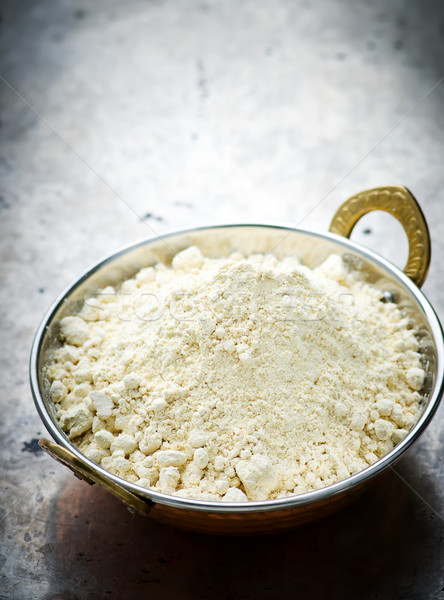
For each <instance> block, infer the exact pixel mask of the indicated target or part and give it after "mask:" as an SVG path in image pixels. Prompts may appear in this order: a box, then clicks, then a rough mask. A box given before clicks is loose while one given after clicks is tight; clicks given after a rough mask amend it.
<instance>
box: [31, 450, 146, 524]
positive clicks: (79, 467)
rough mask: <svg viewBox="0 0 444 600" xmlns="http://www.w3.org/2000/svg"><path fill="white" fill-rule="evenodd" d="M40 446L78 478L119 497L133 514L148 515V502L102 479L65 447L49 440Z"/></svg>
mask: <svg viewBox="0 0 444 600" xmlns="http://www.w3.org/2000/svg"><path fill="white" fill-rule="evenodd" d="M39 446H40V447H41V448H42V449H43V450H45V452H47V453H48V454H49V455H50V456H51V457H52V458H55V460H57V461H58V462H60V463H62V465H65V466H66V467H68V468H69V469H71V471H72V472H73V473H74V475H76V477H79V478H80V479H84V480H85V481H87V482H88V483H89V484H90V485H92V484H93V483H98V484H99V485H101V486H103V487H104V488H106V489H107V490H108V491H109V492H111V493H112V494H114V496H117V498H119V500H122V502H124V503H125V504H126V505H127V507H128V508H129V509H130V510H131V511H132V512H136V513H139V514H141V515H144V516H147V515H148V513H149V511H150V508H151V507H150V505H149V503H148V502H145V501H144V500H142V499H141V498H139V497H138V496H136V495H135V494H133V493H132V492H129V491H128V490H126V489H125V488H123V487H121V486H120V485H117V484H116V483H114V482H113V481H111V480H109V479H106V478H105V477H102V475H101V474H100V473H97V472H96V471H94V470H93V469H91V468H90V467H89V465H87V464H86V463H84V462H83V461H82V460H80V459H79V458H77V456H75V455H74V454H73V453H72V452H70V451H69V450H67V449H66V448H63V446H59V444H56V443H54V442H51V441H50V440H47V439H41V440H40V441H39Z"/></svg>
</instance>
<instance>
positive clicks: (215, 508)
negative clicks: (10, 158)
mask: <svg viewBox="0 0 444 600" xmlns="http://www.w3.org/2000/svg"><path fill="white" fill-rule="evenodd" d="M371 210H385V211H387V212H390V213H391V214H393V215H394V216H395V217H396V218H397V219H398V220H399V221H400V222H401V224H402V225H403V226H404V229H405V231H406V233H407V237H408V239H409V259H408V262H407V266H406V268H405V271H404V273H403V272H402V271H400V270H399V269H398V268H397V267H395V266H394V265H392V264H391V263H389V262H388V261H386V260H385V259H384V258H382V257H381V256H379V255H378V254H376V253H375V252H372V251H371V250H368V249H366V248H365V247H363V246H361V245H359V244H357V243H355V242H352V241H350V240H349V239H347V238H348V236H349V235H350V233H351V230H352V229H353V226H354V225H355V223H356V222H357V221H358V219H359V218H360V217H361V216H363V215H364V214H366V213H367V212H369V211H371ZM343 236H346V237H343ZM190 245H195V246H197V247H198V248H200V250H201V251H202V253H203V254H204V255H205V256H208V257H215V256H223V255H227V254H228V253H229V252H232V251H234V250H241V251H243V252H246V253H249V252H263V253H267V252H273V253H274V254H275V255H276V256H277V257H278V258H283V257H284V256H286V255H288V254H290V253H291V254H298V255H299V256H300V257H301V259H302V261H303V263H304V264H306V265H308V266H309V267H311V268H313V267H315V266H317V265H318V264H320V263H321V262H322V261H324V260H325V259H326V258H327V257H328V256H329V255H330V254H332V253H337V254H340V255H342V257H343V260H344V261H345V262H346V263H347V264H348V265H349V266H350V268H353V269H359V270H360V271H361V272H362V274H363V275H364V276H365V278H366V280H367V281H368V282H369V283H371V284H372V285H373V286H375V287H377V288H378V289H380V290H381V297H383V298H385V299H387V298H389V299H390V301H394V302H396V303H397V305H398V306H399V307H400V308H401V309H402V310H403V311H405V313H406V314H408V315H409V317H410V319H411V320H412V322H413V323H414V325H415V326H416V327H417V330H418V339H419V343H420V352H421V354H422V361H423V365H424V368H425V370H426V373H427V375H426V379H425V383H424V388H423V390H422V395H423V396H424V398H425V401H424V408H423V410H422V413H421V415H420V417H419V419H418V421H417V423H416V425H415V426H414V427H413V428H412V429H411V430H410V432H409V433H408V435H407V436H406V437H405V438H404V439H403V440H402V441H401V442H400V443H399V444H397V445H396V446H395V448H394V449H393V450H392V451H391V452H389V453H388V454H387V455H385V456H384V457H383V458H381V459H380V460H378V461H377V462H376V463H374V464H373V465H371V466H369V467H367V468H366V469H364V470H363V471H360V472H359V473H357V474H355V475H353V476H351V477H348V478H347V479H345V480H343V481H340V482H338V483H335V484H333V485H330V486H328V487H325V488H322V489H319V490H316V491H312V492H307V493H304V494H300V495H297V496H291V497H288V498H283V499H278V500H267V501H262V502H245V503H224V502H207V501H202V500H191V499H186V498H180V497H177V496H172V495H168V494H164V493H160V492H156V491H152V490H149V489H146V488H143V487H140V486H138V485H136V484H134V483H130V482H128V481H126V480H124V479H121V478H120V477H117V476H116V475H113V474H111V473H109V472H108V471H106V470H104V469H103V468H102V467H100V466H98V465H96V464H95V463H93V462H92V461H91V460H89V459H87V458H86V457H85V456H84V455H83V454H82V453H81V452H79V450H78V449H77V448H76V447H75V446H74V445H73V444H72V442H71V441H70V440H69V439H68V437H67V436H66V435H65V433H64V432H63V431H62V429H61V427H60V425H59V424H58V421H57V418H56V413H55V409H54V405H53V402H52V399H51V397H50V394H49V385H48V381H46V379H45V376H44V369H43V367H44V365H45V363H46V362H47V360H48V353H49V352H50V351H51V349H53V348H54V347H56V346H57V344H59V343H60V342H58V322H59V320H60V319H61V318H62V317H64V316H66V315H69V314H74V313H75V312H76V311H77V310H78V309H79V308H80V307H81V305H82V304H83V302H84V300H85V299H86V298H88V297H90V296H91V294H92V293H94V292H96V291H97V290H98V289H101V288H103V287H106V286H107V285H113V286H115V285H118V284H119V283H120V282H122V281H123V280H124V279H127V278H129V277H132V276H133V275H134V274H135V273H136V272H137V271H138V270H139V269H141V268H142V267H146V266H149V265H153V264H155V263H157V262H159V261H160V262H163V263H165V264H169V263H170V262H171V259H172V258H173V256H174V255H175V254H176V253H177V252H180V251H181V250H183V249H185V248H186V247H188V246H190ZM429 261H430V242H429V236H428V229H427V224H426V222H425V219H424V216H423V214H422V212H421V209H420V208H419V206H418V204H417V202H416V200H415V199H414V198H413V196H412V195H411V194H410V192H408V190H406V188H403V187H394V186H391V187H384V188H376V189H374V190H368V191H366V192H362V193H360V194H357V195H356V196H354V197H352V198H350V199H349V200H348V201H346V202H345V203H344V204H343V205H342V206H341V208H340V209H339V210H338V212H337V213H336V215H335V217H334V218H333V221H332V224H331V227H330V233H321V232H315V231H306V230H304V229H293V228H291V227H285V226H277V225H254V224H248V225H227V226H215V227H203V228H199V229H190V230H186V231H180V232H177V233H171V234H168V235H165V236H162V237H160V238H156V239H150V240H146V241H143V242H141V243H138V244H135V245H132V246H130V247H127V248H124V249H123V250H120V251H118V252H116V253H114V254H112V255H111V256H109V257H107V258H105V259H104V260H102V261H101V262H99V263H98V264H96V265H95V266H93V267H92V268H91V269H89V270H88V271H87V272H86V273H84V274H83V275H82V276H81V277H79V278H78V279H77V280H76V281H74V282H73V283H72V284H71V285H70V286H69V287H68V288H67V289H66V290H65V291H64V292H63V293H62V294H61V295H60V296H59V298H58V299H57V300H56V301H55V302H54V304H53V305H52V306H51V308H50V309H49V311H48V312H47V314H46V315H45V317H44V318H43V321H42V323H41V325H40V327H39V328H38V331H37V334H36V336H35V340H34V343H33V346H32V351H31V359H30V379H31V387H32V393H33V396H34V401H35V404H36V407H37V410H38V412H39V414H40V417H41V418H42V420H43V422H44V424H45V425H46V427H47V429H48V431H49V433H50V434H51V436H52V437H53V439H54V440H55V442H52V441H49V440H46V439H43V440H41V441H40V445H41V446H42V448H44V449H45V450H46V451H47V452H48V453H49V454H50V455H51V456H53V457H54V458H55V459H57V460H58V461H59V462H61V463H63V464H65V465H66V466H68V467H69V468H70V469H71V470H72V471H74V473H75V474H76V475H77V476H78V477H81V478H82V479H85V480H86V481H87V482H89V483H91V484H93V483H98V484H100V485H102V486H104V487H105V488H107V489H108V490H109V491H110V492H112V493H113V494H115V495H116V496H118V497H119V498H120V499H121V500H123V501H124V502H125V503H126V504H127V505H128V508H129V509H130V510H132V511H134V512H137V513H140V514H143V515H149V516H150V517H152V518H153V519H157V520H159V521H162V522H164V523H169V524H171V525H175V526H178V527H181V528H185V529H190V530H194V531H205V532H212V533H224V534H246V533H266V532H276V531H281V530H286V529H290V528H293V527H295V526H298V525H301V524H304V523H307V522H309V521H312V520H316V519H318V518H320V517H322V516H325V515H327V514H329V513H331V512H333V511H334V510H337V509H338V508H340V507H341V506H343V505H345V504H346V503H348V502H349V501H350V500H351V499H352V498H354V497H356V496H357V495H358V494H359V493H360V492H362V491H363V490H364V488H365V486H367V485H368V484H370V483H371V482H373V481H374V479H375V477H377V476H378V475H380V474H382V473H383V472H384V471H387V469H389V467H391V466H393V464H394V463H395V462H396V461H397V460H398V459H399V458H400V457H401V456H402V455H403V454H404V452H405V451H406V450H407V449H408V448H409V447H410V446H411V445H412V444H413V443H414V442H415V441H416V440H417V439H418V438H419V436H420V435H421V434H422V432H423V431H424V429H425V428H426V427H427V425H428V424H429V422H430V419H431V418H432V416H433V414H434V412H435V411H436V409H437V407H438V404H439V401H440V398H441V395H442V392H443V357H444V352H443V350H444V345H443V333H442V329H441V326H440V323H439V321H438V318H437V316H436V314H435V312H434V310H433V308H432V307H431V305H430V304H429V302H428V300H427V299H426V298H425V296H424V295H423V294H422V293H421V291H420V290H419V286H421V284H422V283H423V281H424V279H425V277H426V274H427V269H428V265H429Z"/></svg>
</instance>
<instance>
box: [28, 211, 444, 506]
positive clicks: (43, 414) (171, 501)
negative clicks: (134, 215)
mask: <svg viewBox="0 0 444 600" xmlns="http://www.w3.org/2000/svg"><path fill="white" fill-rule="evenodd" d="M241 227H243V228H248V227H251V228H265V229H280V230H283V231H288V233H289V234H291V233H299V234H304V235H309V236H314V237H318V238H323V239H327V240H330V241H332V242H335V243H338V244H340V245H342V246H344V247H345V248H347V249H352V250H353V251H354V252H356V253H358V254H360V255H362V256H363V257H364V258H366V259H369V260H370V261H372V262H373V263H376V264H377V265H378V266H380V267H382V268H383V269H385V270H386V271H388V273H389V274H390V275H391V277H393V278H394V279H395V280H397V281H398V283H400V284H401V285H402V286H403V287H404V288H406V289H407V290H408V292H409V293H410V294H411V295H412V296H413V297H414V298H415V300H416V301H417V302H418V303H419V305H420V307H421V309H422V311H423V313H424V316H425V318H426V320H427V322H428V324H429V326H430V329H431V331H432V334H433V337H434V341H435V344H436V355H437V364H436V385H435V388H434V390H433V394H432V395H431V397H430V398H429V400H428V403H427V406H426V407H425V409H424V410H423V412H422V413H421V416H420V418H419V419H418V421H417V423H416V424H415V425H414V427H413V428H412V429H411V430H410V431H409V433H408V434H407V436H406V437H405V438H404V439H403V440H402V441H401V442H400V443H399V444H397V445H396V446H395V447H394V448H393V450H391V451H390V452H389V453H388V454H386V455H385V456H383V457H382V458H381V459H379V460H378V461H377V462H375V463H374V464H372V465H370V466H369V467H367V468H365V469H363V470H362V471H359V472H358V473H356V474H355V475H351V476H350V477H347V478H346V479H343V480H341V481H339V482H337V483H334V484H331V485H329V486H326V487H323V488H320V489H319V490H313V491H310V492H305V493H303V494H299V495H295V496H288V497H286V498H279V499H275V500H264V501H248V502H221V501H207V500H197V499H191V498H182V497H180V496H173V495H169V494H164V493H162V492H157V491H154V490H151V489H147V488H143V487H140V486H138V485H137V484H135V483H131V482H129V481H126V480H125V479H122V478H120V477H118V476H117V475H113V474H112V473H110V472H109V471H106V470H105V469H103V467H100V466H99V465H97V464H96V463H94V462H92V461H91V460H89V459H88V458H86V456H85V455H83V454H82V453H81V452H80V451H79V450H78V449H77V448H76V447H75V446H74V445H73V444H71V442H70V441H69V440H68V438H67V437H66V436H65V435H64V434H63V433H61V431H60V430H59V429H58V427H57V426H56V424H55V422H54V421H53V419H52V418H51V415H50V414H49V412H48V411H47V409H46V406H45V403H44V400H43V397H42V394H41V391H40V385H39V375H38V365H39V358H40V349H41V347H42V344H43V339H44V336H45V333H46V331H47V329H48V327H49V323H51V321H52V319H53V316H54V315H55V313H56V312H57V311H58V309H59V308H60V306H61V305H62V304H63V303H64V302H65V299H66V298H67V297H68V296H69V295H70V294H71V293H72V292H73V291H74V290H75V289H76V288H77V287H78V286H79V285H81V284H82V283H83V282H84V281H85V280H87V279H88V278H89V277H90V276H91V275H93V274H94V273H96V272H97V271H98V270H99V269H101V268H102V267H104V266H105V265H106V264H108V263H110V262H112V261H114V260H115V259H117V258H119V257H120V256H122V255H124V254H126V253H128V252H131V251H133V250H135V249H137V248H139V247H142V246H146V245H149V244H151V243H154V242H157V241H162V240H167V239H168V238H171V237H175V236H179V235H186V234H191V233H195V232H197V231H211V230H214V229H227V228H241ZM443 335H444V334H443V330H442V327H441V324H440V322H439V319H438V316H437V314H436V312H435V311H434V309H433V307H432V305H431V304H430V302H429V301H428V300H427V298H426V297H425V295H424V294H423V293H422V292H421V290H420V289H419V288H418V287H417V286H416V285H415V284H414V283H413V281H412V280H411V279H410V278H409V277H408V276H407V275H405V274H404V273H403V272H402V271H401V270H400V269H399V268H398V267H396V266H395V265H394V264H392V263H391V262H390V261H388V260H387V259H385V258H383V257H382V256H380V255H379V254H378V253H376V252H374V251H373V250H371V249H369V248H367V247H365V246H363V245H361V244H359V243H357V242H355V241H352V240H350V239H348V238H345V237H343V236H340V235H337V234H334V233H331V232H325V231H318V230H315V229H314V230H312V229H304V228H297V227H291V226H288V225H285V224H279V223H277V224H274V223H229V224H221V225H204V226H201V227H192V228H187V229H182V230H175V231H172V232H168V233H166V234H163V235H158V236H155V237H150V238H146V239H143V240H141V241H139V242H136V243H132V244H128V245H126V246H124V247H121V248H120V249H118V250H116V251H115V252H112V253H111V254H108V255H106V256H105V257H103V258H102V259H100V260H99V261H98V262H96V263H94V264H93V265H92V266H91V267H89V268H87V269H86V270H85V271H84V272H83V273H82V274H81V275H80V276H79V277H77V278H76V279H74V280H72V281H71V283H70V284H69V285H68V286H67V287H66V288H65V289H64V290H63V291H62V292H61V294H59V296H58V297H57V298H56V299H55V301H54V302H53V303H52V304H51V306H50V307H49V309H48V310H47V312H46V314H45V315H44V317H43V319H42V321H41V323H40V325H39V327H38V329H37V331H36V334H35V337H34V341H33V344H32V348H31V353H30V361H29V377H30V383H31V391H32V395H33V399H34V403H35V406H36V408H37V411H38V413H39V415H40V418H41V419H42V421H43V423H44V425H45V427H46V428H47V430H48V431H49V433H50V434H51V436H52V438H53V439H54V440H55V441H56V442H57V443H58V444H60V445H61V446H63V447H64V448H65V449H68V450H69V451H70V452H72V454H74V455H75V456H76V457H77V458H78V459H80V460H81V461H83V462H84V463H86V464H87V465H88V466H89V467H90V468H91V469H93V470H94V471H97V472H98V473H100V474H101V475H102V477H105V478H107V479H108V480H111V481H112V482H114V483H115V484H117V485H119V486H120V487H122V488H124V489H126V490H127V491H130V492H132V493H133V494H135V495H136V496H138V497H139V498H140V499H142V500H144V501H145V502H146V503H147V504H148V505H153V504H161V505H163V506H166V507H172V508H177V509H184V510H188V511H198V512H207V513H220V514H223V513H225V514H226V513H237V514H243V513H257V512H268V511H276V510H285V509H294V508H297V507H301V506H305V505H307V504H313V505H315V504H316V503H318V502H323V501H327V500H329V499H332V498H333V497H334V496H337V495H339V494H342V493H344V492H347V491H349V490H351V489H353V488H356V487H358V486H360V485H361V484H362V483H363V482H365V481H369V480H370V479H372V478H373V477H375V476H376V475H378V474H380V473H382V472H383V471H385V470H386V469H388V468H389V467H390V466H392V465H393V464H394V463H395V462H397V461H398V460H399V459H400V458H401V456H402V455H403V454H404V453H405V452H406V451H407V449H408V448H410V446H412V444H414V443H415V442H416V441H417V440H418V438H419V437H420V436H421V435H422V433H423V432H424V430H425V429H426V428H427V426H428V425H429V423H430V420H431V419H432V417H433V415H434V414H435V412H436V410H437V408H438V405H439V402H440V400H441V397H442V395H443V392H444V337H443Z"/></svg>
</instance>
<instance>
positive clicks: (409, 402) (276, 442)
mask: <svg viewBox="0 0 444 600" xmlns="http://www.w3.org/2000/svg"><path fill="white" fill-rule="evenodd" d="M380 295H381V294H380V292H379V291H378V290H377V289H375V288H373V287H371V286H370V285H368V284H366V283H365V282H363V281H360V280H359V277H358V276H356V275H354V274H353V273H351V272H348V271H347V269H346V267H345V266H344V264H343V262H342V259H341V258H340V257H339V256H336V255H332V256H330V257H329V258H328V259H327V260H326V261H325V262H324V263H323V264H322V265H320V266H319V267H317V268H315V269H313V270H311V269H309V268H307V267H306V266H303V265H301V264H300V263H299V262H298V260H297V259H295V258H293V257H288V258H285V259H284V260H282V261H278V260H277V259H276V258H274V257H273V256H264V255H252V256H248V257H243V256H241V255H240V254H233V255H231V256H230V257H229V258H222V259H209V258H204V257H203V256H202V254H201V253H200V251H199V250H198V249H197V248H195V247H190V248H188V249H187V250H184V251H183V252H181V253H179V254H177V255H176V256H175V257H174V259H173V261H172V266H171V267H166V266H165V265H163V264H158V265H156V266H154V267H148V268H144V269H142V270H141V271H139V273H138V274H137V275H136V276H135V277H134V278H133V279H129V280H127V281H125V282H123V284H122V285H121V287H120V288H119V289H118V290H117V291H116V290H114V289H113V288H111V287H108V288H105V289H104V290H102V291H101V292H100V293H99V294H98V295H97V296H94V297H93V298H89V299H88V300H87V301H86V302H85V304H84V306H83V308H82V310H81V311H80V312H79V314H77V315H75V316H69V317H65V318H64V319H62V320H61V322H60V336H61V339H62V340H63V342H64V343H63V345H62V347H61V348H59V349H57V350H56V351H55V352H54V355H53V359H52V361H51V363H50V365H49V367H48V369H47V376H48V379H49V381H50V382H51V386H50V393H51V395H52V398H53V401H54V403H55V406H56V410H57V414H58V418H59V420H60V424H61V426H62V428H63V429H64V431H66V433H67V434H68V435H69V438H70V439H71V440H72V441H73V443H74V444H75V445H76V446H77V447H78V448H79V449H80V450H81V451H82V452H83V453H84V454H85V455H86V456H87V457H88V458H90V459H91V460H92V461H94V462H96V463H97V464H99V465H101V466H102V467H103V468H105V469H107V470H108V471H110V472H111V473H114V474H116V475H118V476H120V477H122V478H124V479H126V480H128V481H130V482H133V483H137V484H139V485H141V486H143V487H146V488H150V489H153V490H157V491H160V492H165V493H168V494H175V495H179V496H183V497H186V498H197V499H203V500H215V501H221V500H222V501H228V502H244V501H248V500H266V499H272V498H281V497H286V496H290V495H293V494H300V493H303V492H306V491H309V490H314V489H319V488H322V487H324V486H327V485H330V484H332V483H335V482H337V481H340V480H342V479H345V478H346V477H349V476H350V475H352V474H354V473H357V472H359V471H361V470H362V469H364V468H366V467H367V466H368V465H370V464H372V463H374V462H375V461H377V460H378V459H379V458H381V457H382V456H383V455H385V454H386V453H387V452H389V451H390V450H391V449H392V448H393V447H394V445H395V444H397V443H399V442H400V441H401V440H402V439H403V438H404V437H405V435H406V434H407V432H408V430H409V429H410V428H411V427H412V426H413V424H414V423H415V422H416V421H417V419H418V416H419V413H420V409H421V396H420V393H419V392H420V391H421V388H422V386H423V382H424V371H423V369H422V368H421V364H420V355H419V354H418V342H417V340H416V338H415V335H414V330H412V329H410V328H409V327H410V325H409V322H408V319H407V318H406V317H404V316H403V315H402V314H401V312H400V310H399V309H398V308H397V306H396V305H395V304H393V303H383V302H381V301H380V300H379V298H380Z"/></svg>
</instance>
